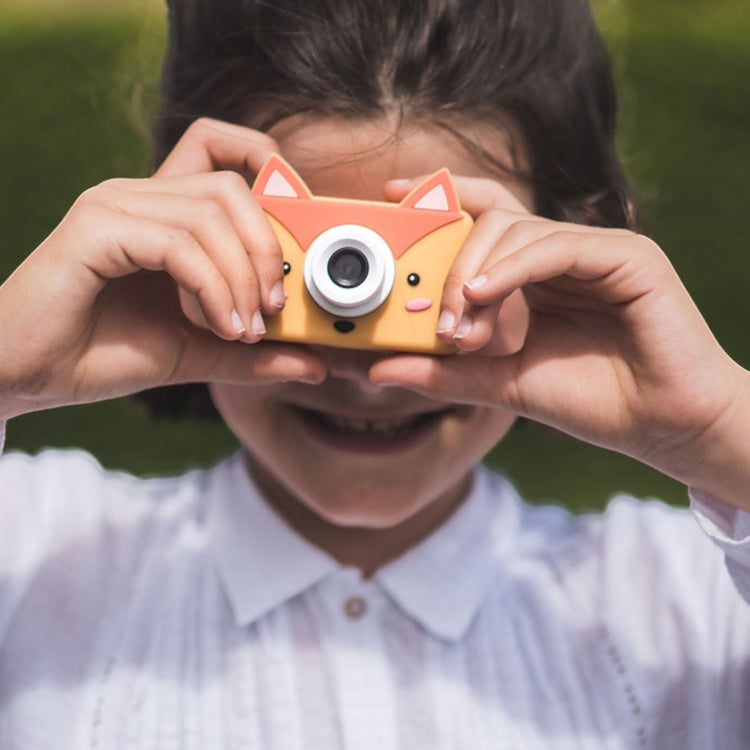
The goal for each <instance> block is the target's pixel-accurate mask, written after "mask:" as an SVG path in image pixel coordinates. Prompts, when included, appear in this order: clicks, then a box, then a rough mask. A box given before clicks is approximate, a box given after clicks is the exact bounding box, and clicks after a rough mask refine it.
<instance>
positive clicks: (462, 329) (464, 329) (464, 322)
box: [453, 315, 472, 339]
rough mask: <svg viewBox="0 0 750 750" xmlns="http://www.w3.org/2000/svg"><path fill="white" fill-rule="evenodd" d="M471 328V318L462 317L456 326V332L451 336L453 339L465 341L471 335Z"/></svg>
mask: <svg viewBox="0 0 750 750" xmlns="http://www.w3.org/2000/svg"><path fill="white" fill-rule="evenodd" d="M471 326H472V322H471V318H469V317H468V316H466V315H464V317H463V318H461V322H460V323H459V324H458V328H456V332H455V333H454V334H453V338H454V339H465V338H466V337H467V336H468V335H469V334H470V333H471Z"/></svg>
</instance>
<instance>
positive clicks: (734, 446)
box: [655, 365, 750, 511]
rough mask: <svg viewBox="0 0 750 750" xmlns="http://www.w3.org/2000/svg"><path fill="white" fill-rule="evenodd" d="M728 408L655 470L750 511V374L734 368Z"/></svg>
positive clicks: (656, 464) (737, 367)
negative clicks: (734, 374)
mask: <svg viewBox="0 0 750 750" xmlns="http://www.w3.org/2000/svg"><path fill="white" fill-rule="evenodd" d="M732 393H733V395H732V397H731V399H729V401H728V406H727V407H726V408H725V409H724V410H723V411H722V412H721V414H720V415H719V416H718V417H717V418H716V419H715V420H714V421H713V422H712V423H711V424H710V425H709V426H708V427H707V428H706V429H704V430H703V431H702V432H701V433H700V434H699V435H698V436H696V437H695V438H694V439H693V440H691V441H690V442H688V443H685V444H684V445H683V446H681V447H680V449H679V450H677V451H676V452H675V454H674V455H672V456H671V457H670V458H669V460H665V461H664V465H659V464H661V463H662V462H661V461H660V462H657V463H655V466H656V468H657V469H659V470H661V471H663V472H664V473H666V474H669V475H670V476H672V477H674V478H675V479H677V480H679V481H681V482H683V483H684V484H686V485H688V486H690V487H692V488H694V489H696V490H699V491H701V492H704V493H706V494H708V495H711V496H713V497H715V498H717V499H720V500H723V501H724V502H727V503H729V504H731V505H733V506H735V507H737V508H740V509H742V510H745V511H750V372H748V371H747V370H744V369H742V368H740V367H739V366H738V365H737V366H736V377H735V378H734V379H733V385H732Z"/></svg>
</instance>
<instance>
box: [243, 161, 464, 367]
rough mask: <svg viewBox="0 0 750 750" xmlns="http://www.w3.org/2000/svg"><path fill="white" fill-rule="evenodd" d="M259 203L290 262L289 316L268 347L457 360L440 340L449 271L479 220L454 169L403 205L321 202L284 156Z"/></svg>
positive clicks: (261, 181) (274, 326)
mask: <svg viewBox="0 0 750 750" xmlns="http://www.w3.org/2000/svg"><path fill="white" fill-rule="evenodd" d="M252 189H253V194H254V196H255V198H256V199H257V201H258V203H259V204H260V206H261V207H262V208H263V210H264V211H265V213H266V215H267V217H268V219H269V221H270V223H271V226H272V227H273V230H274V232H275V234H276V236H277V237H278V239H279V242H280V244H281V248H282V254H283V258H284V271H285V278H284V288H285V290H286V292H287V294H288V297H287V301H286V306H285V307H284V309H283V310H282V312H281V313H279V314H278V315H274V316H269V317H267V318H266V328H267V334H266V338H268V339H274V340H281V341H297V342H304V343H308V344H322V345H326V346H336V347H345V348H354V349H392V350H397V351H413V352H426V353H449V352H452V351H455V349H454V348H453V347H450V346H448V345H446V344H443V343H442V342H441V341H440V340H439V339H438V338H437V336H436V334H435V329H436V327H437V319H438V315H439V307H440V297H441V294H442V289H443V284H444V282H445V277H446V275H447V273H448V270H449V268H450V266H451V264H452V263H453V260H454V259H455V257H456V254H457V253H458V251H459V249H460V248H461V246H462V245H463V243H464V240H465V239H466V237H467V235H468V234H469V231H470V230H471V227H472V225H473V221H472V219H471V217H470V216H469V214H467V213H466V212H465V211H462V210H461V207H460V205H459V201H458V196H457V194H456V190H455V187H454V185H453V182H452V180H451V177H450V174H449V172H448V170H447V169H443V170H440V171H439V172H436V173H435V174H434V175H432V176H431V177H428V178H427V179H425V180H424V181H423V182H422V183H421V184H420V185H419V186H418V187H416V188H415V189H414V190H412V191H411V192H410V193H409V194H408V195H407V196H406V197H405V198H404V199H403V200H402V201H401V203H398V204H397V203H386V202H375V201H361V200H349V199H340V198H328V197H323V196H314V195H312V193H311V192H310V190H309V189H308V188H307V186H306V185H305V183H304V182H303V180H302V179H301V177H300V176H299V175H298V174H297V173H296V172H295V171H294V169H293V168H292V167H291V166H290V165H289V164H288V163H287V162H286V161H285V160H284V159H282V158H281V157H280V156H278V155H277V154H274V155H272V156H271V157H270V158H269V159H268V161H267V162H266V164H265V165H264V166H263V167H262V169H261V170H260V172H259V173H258V176H257V178H256V180H255V183H254V184H253V188H252Z"/></svg>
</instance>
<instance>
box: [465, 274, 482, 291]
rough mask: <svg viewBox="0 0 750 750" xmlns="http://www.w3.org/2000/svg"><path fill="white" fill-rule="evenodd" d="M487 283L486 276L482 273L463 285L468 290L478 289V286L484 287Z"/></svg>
mask: <svg viewBox="0 0 750 750" xmlns="http://www.w3.org/2000/svg"><path fill="white" fill-rule="evenodd" d="M486 283H487V274H486V273H483V274H482V275H481V276H477V277H476V278H474V279H471V280H470V281H467V282H466V284H464V286H465V287H467V288H468V289H479V287H480V286H484V285H485V284H486Z"/></svg>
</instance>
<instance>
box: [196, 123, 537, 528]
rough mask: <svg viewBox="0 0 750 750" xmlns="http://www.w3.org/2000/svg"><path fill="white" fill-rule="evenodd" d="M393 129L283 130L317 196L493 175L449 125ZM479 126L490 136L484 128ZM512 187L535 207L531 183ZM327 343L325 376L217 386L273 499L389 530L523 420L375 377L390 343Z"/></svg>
mask: <svg viewBox="0 0 750 750" xmlns="http://www.w3.org/2000/svg"><path fill="white" fill-rule="evenodd" d="M391 134H392V129H391V128H389V126H388V124H387V123H362V122H361V121H360V122H350V121H346V120H338V119H336V120H334V119H330V118H329V119H321V118H318V119H312V118H308V117H301V116H300V117H295V118H291V119H290V120H287V121H284V122H282V123H281V124H280V125H278V126H277V127H276V129H275V130H274V131H273V135H274V136H275V137H276V139H277V140H278V143H279V146H280V149H281V152H282V154H283V155H284V156H285V158H287V160H288V161H289V162H290V163H291V164H292V166H294V167H295V169H296V170H297V171H298V172H299V173H300V175H301V177H302V178H303V179H304V180H305V181H306V183H307V185H308V186H309V187H310V189H311V190H312V192H313V193H314V194H317V195H328V196H334V197H342V198H361V199H370V200H383V186H384V184H385V182H387V181H388V180H391V179H398V178H406V177H415V176H418V175H426V174H429V173H432V172H434V171H436V170H438V169H440V168H441V167H448V168H449V169H450V170H451V172H452V173H453V174H457V175H464V176H476V177H481V176H493V175H492V174H491V173H490V172H489V170H488V169H487V168H484V167H483V166H482V164H481V163H480V162H479V161H478V160H477V159H476V158H475V157H472V156H471V155H470V154H469V153H468V152H467V151H466V150H465V149H464V148H463V147H462V146H461V145H460V144H459V143H458V142H457V141H456V140H455V139H454V137H453V136H451V135H450V134H448V133H446V132H445V131H442V130H439V129H437V128H434V129H433V128H429V129H428V128H424V127H414V128H404V129H403V130H402V131H401V132H400V133H399V135H398V136H397V137H395V138H391ZM469 135H476V137H477V138H479V139H480V141H481V133H478V134H469ZM489 137H490V136H489V134H486V139H488V138H489ZM498 140H500V139H499V138H498V136H497V134H496V133H494V132H493V133H492V140H491V141H489V140H486V142H485V143H483V144H482V145H488V144H492V148H491V151H492V153H493V154H494V155H495V156H499V157H500V158H501V159H503V160H504V161H505V162H506V163H507V164H509V165H510V164H511V163H512V161H511V157H510V153H509V148H508V145H507V144H506V145H503V144H502V142H501V143H500V144H499V145H498ZM507 185H508V187H509V188H510V189H511V190H512V192H514V193H515V195H516V196H517V197H518V198H520V199H521V200H522V201H523V202H524V203H525V205H527V206H528V207H529V208H532V205H531V204H532V198H531V194H530V190H529V189H528V188H527V187H526V186H524V185H523V184H522V183H520V182H515V181H512V180H509V181H508V183H507ZM320 351H321V354H322V356H323V357H324V359H325V361H326V363H327V368H328V377H327V379H326V380H325V381H324V382H323V383H322V384H321V385H317V386H314V385H304V384H302V383H282V384H277V385H269V386H263V387H241V386H228V385H213V386H212V387H211V391H212V395H213V399H214V401H215V403H216V406H217V408H218V409H219V411H220V412H221V414H222V416H223V417H224V419H225V421H226V422H227V424H228V425H229V427H230V428H231V429H232V430H233V431H234V433H235V434H236V435H237V437H238V438H239V440H240V442H241V443H242V444H243V445H244V446H245V447H246V448H247V450H248V451H250V453H251V455H252V456H253V459H254V464H255V466H256V471H258V472H259V473H260V474H261V479H262V482H263V485H264V488H265V490H266V491H267V492H268V494H269V495H270V499H271V500H273V499H274V498H277V499H280V498H283V499H284V500H285V501H286V502H287V503H288V502H289V501H290V500H293V501H298V502H301V503H303V505H304V506H305V507H306V508H307V509H308V510H311V511H313V513H315V514H316V515H317V516H318V517H321V518H323V519H325V520H327V521H329V522H331V523H333V524H336V525H341V526H358V527H368V528H382V529H384V528H390V527H393V526H396V525H398V524H400V523H402V522H404V521H406V520H407V519H409V518H411V517H412V516H415V515H416V514H418V513H419V512H420V511H425V510H427V509H428V506H434V507H438V506H441V507H445V503H446V499H447V498H458V497H460V495H461V492H462V489H463V487H464V486H465V483H466V480H467V476H468V474H469V472H470V470H471V468H472V467H473V466H474V465H475V464H476V462H477V461H478V460H480V459H481V458H482V456H484V455H485V453H486V452H487V451H488V450H489V449H490V448H491V447H492V446H493V445H494V444H495V443H496V442H497V441H498V440H500V438H502V437H503V436H504V435H505V434H506V433H507V431H508V430H509V429H510V427H511V425H512V424H513V421H514V416H513V415H512V414H509V413H507V412H504V411H501V410H498V409H491V408H487V407H478V406H465V405H457V404H452V403H446V402H441V401H433V400H431V399H428V398H425V397H423V396H420V395H417V394H415V393H413V392H410V391H407V390H403V389H399V388H389V387H380V386H375V385H373V384H372V383H370V382H369V379H368V369H369V366H370V365H371V363H372V362H374V361H375V360H376V359H377V358H380V357H382V356H383V353H382V352H380V353H378V352H359V351H353V350H345V349H333V348H326V347H321V348H320ZM448 504H449V505H450V504H451V503H450V502H448Z"/></svg>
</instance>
